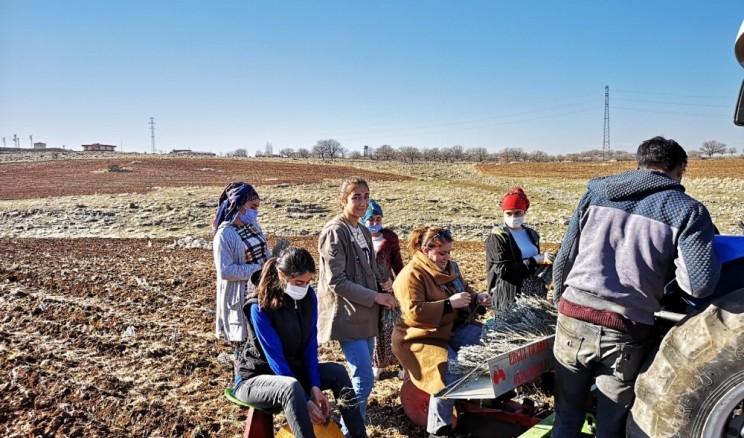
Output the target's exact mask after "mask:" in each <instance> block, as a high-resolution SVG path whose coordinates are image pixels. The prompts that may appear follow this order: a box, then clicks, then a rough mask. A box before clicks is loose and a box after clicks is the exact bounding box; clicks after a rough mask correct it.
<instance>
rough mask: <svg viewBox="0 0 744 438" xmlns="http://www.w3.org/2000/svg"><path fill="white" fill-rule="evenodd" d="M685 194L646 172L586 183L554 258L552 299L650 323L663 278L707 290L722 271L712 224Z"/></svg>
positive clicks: (697, 291)
mask: <svg viewBox="0 0 744 438" xmlns="http://www.w3.org/2000/svg"><path fill="white" fill-rule="evenodd" d="M684 191H685V189H684V187H683V186H682V185H681V184H679V183H677V182H676V181H674V180H672V179H671V178H669V177H667V176H666V175H664V174H662V173H659V172H655V171H651V170H634V171H629V172H624V173H621V174H618V175H613V176H608V177H602V178H596V179H593V180H591V181H590V182H589V190H588V192H587V193H586V194H585V195H584V196H583V197H582V198H581V201H580V202H579V205H578V207H577V208H576V211H575V212H574V215H573V217H572V218H571V222H570V223H569V226H568V230H567V232H566V235H565V237H564V239H563V243H562V245H561V249H560V251H559V252H558V255H557V257H556V260H555V265H554V267H553V281H554V283H555V287H556V291H555V292H556V293H555V296H556V298H557V299H558V298H560V297H561V296H563V297H565V298H566V299H567V300H568V301H570V302H572V303H574V304H578V305H581V306H586V307H590V308H593V309H597V310H606V311H611V312H615V313H619V314H620V315H623V316H624V317H626V318H628V319H630V320H632V321H635V322H639V323H643V324H653V322H654V317H653V314H654V312H656V311H658V310H659V308H660V305H659V302H660V300H661V298H662V295H663V291H664V285H665V284H667V283H668V282H669V281H671V280H673V279H675V278H676V279H677V282H678V283H679V285H680V287H681V288H682V289H683V290H684V291H685V292H687V293H689V294H690V295H693V296H696V297H703V296H706V295H708V294H710V293H712V292H713V290H714V289H715V286H716V284H717V283H718V277H719V274H720V270H721V264H720V263H719V261H718V260H717V259H716V257H715V255H714V254H713V242H712V241H713V223H712V221H711V218H710V215H709V214H708V211H707V210H706V208H705V207H704V206H703V205H702V204H701V203H700V202H698V201H696V200H695V199H693V198H692V197H690V196H688V195H687V194H685V192H684Z"/></svg>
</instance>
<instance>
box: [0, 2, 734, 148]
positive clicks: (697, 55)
mask: <svg viewBox="0 0 744 438" xmlns="http://www.w3.org/2000/svg"><path fill="white" fill-rule="evenodd" d="M742 6H744V3H742V2H741V1H735V0H721V1H710V2H703V1H679V0H677V1H666V0H663V1H662V0H659V1H648V0H645V1H638V0H629V1H613V2H610V1H598V0H594V1H588V0H587V1H561V2H556V1H552V2H547V1H545V2H543V1H531V2H528V1H514V0H512V1H497V0H491V1H460V2H456V1H451V0H450V1H403V0H398V1H374V2H372V1H366V2H361V1H349V0H345V1H303V2H300V1H296V2H295V1H292V2H289V1H261V2H250V1H147V2H145V1H134V0H128V1H78V0H66V1H41V0H0V135H1V136H2V137H5V138H6V143H7V145H8V146H11V145H12V137H13V134H17V135H18V136H19V137H20V138H21V145H22V147H29V146H30V142H29V135H33V139H34V141H43V142H46V143H48V145H49V146H50V147H51V146H57V147H59V146H61V145H66V147H67V148H71V149H77V150H79V149H80V145H81V144H87V143H95V142H100V143H105V144H114V145H117V149H119V148H120V147H122V146H123V150H124V151H125V152H127V151H128V152H131V151H141V152H145V151H150V150H151V145H150V131H149V127H148V119H149V117H154V118H155V123H156V131H155V136H156V147H157V149H158V150H162V151H165V152H168V151H170V150H172V149H174V148H191V149H193V150H199V151H212V152H217V153H225V152H230V151H234V150H235V149H237V148H246V149H247V150H248V151H249V153H251V154H252V153H253V152H255V151H256V150H263V149H264V146H265V145H266V143H267V142H271V144H272V145H273V149H274V151H275V152H277V151H278V150H280V149H282V148H285V147H291V148H294V149H297V148H300V147H306V148H310V147H312V146H313V145H314V144H315V143H316V142H317V141H318V140H321V139H328V138H333V139H336V140H338V141H339V142H340V143H341V144H342V145H343V146H344V147H346V148H347V149H349V150H361V148H362V146H363V145H369V146H370V147H378V146H380V145H382V144H389V145H392V146H394V147H399V146H416V147H420V148H431V147H449V146H452V145H456V144H459V145H462V146H464V147H465V148H470V147H478V146H484V147H486V148H488V149H489V150H490V151H492V152H495V151H498V150H501V149H503V148H506V147H517V148H522V149H523V150H525V151H535V150H542V151H545V152H548V153H550V154H558V153H568V152H577V151H582V150H588V149H599V148H601V147H602V141H603V120H604V87H605V85H609V87H610V121H611V124H610V130H611V131H610V134H611V147H612V148H613V149H622V150H635V147H636V146H637V145H638V143H639V142H640V141H642V140H644V139H646V138H649V137H652V136H654V135H665V136H668V137H671V138H674V139H676V140H677V141H679V142H680V143H681V144H682V145H683V146H684V147H685V148H687V149H688V150H692V149H698V148H699V147H700V145H701V144H702V142H704V141H706V140H717V141H721V142H723V143H726V144H727V145H728V146H729V147H736V148H737V149H738V150H739V151H740V152H742V151H744V142H742V139H743V138H744V128H739V129H737V128H736V127H735V126H734V125H733V123H732V121H731V119H732V114H733V109H734V104H735V102H736V96H737V93H738V89H739V86H740V84H741V80H742V79H743V78H744V69H742V68H741V67H740V66H739V65H738V63H737V62H736V60H735V58H734V55H733V45H734V38H735V36H736V32H737V31H738V29H739V25H740V23H741V21H742V19H744V7H742Z"/></svg>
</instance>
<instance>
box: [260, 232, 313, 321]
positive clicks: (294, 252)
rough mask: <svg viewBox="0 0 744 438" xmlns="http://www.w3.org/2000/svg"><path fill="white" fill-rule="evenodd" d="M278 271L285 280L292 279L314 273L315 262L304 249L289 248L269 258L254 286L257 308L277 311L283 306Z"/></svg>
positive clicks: (282, 291)
mask: <svg viewBox="0 0 744 438" xmlns="http://www.w3.org/2000/svg"><path fill="white" fill-rule="evenodd" d="M279 271H281V272H282V274H284V276H285V277H286V278H294V277H297V276H298V275H302V274H305V273H307V272H312V273H315V260H313V256H312V255H310V253H309V252H308V251H307V250H306V249H305V248H300V247H297V246H290V247H287V248H286V249H284V250H283V251H282V252H281V253H279V254H278V255H276V256H274V257H272V258H270V259H269V260H268V261H267V262H266V263H265V264H264V266H263V270H262V271H261V279H260V280H259V281H258V286H256V292H255V294H256V296H257V298H258V306H259V307H260V308H262V309H269V308H271V309H278V308H280V307H282V306H283V305H284V300H285V294H284V288H283V286H282V282H281V280H279Z"/></svg>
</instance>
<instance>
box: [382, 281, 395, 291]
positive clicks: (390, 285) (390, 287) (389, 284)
mask: <svg viewBox="0 0 744 438" xmlns="http://www.w3.org/2000/svg"><path fill="white" fill-rule="evenodd" d="M380 289H382V290H383V291H385V292H387V293H393V280H391V279H389V278H388V279H387V281H385V282H384V283H382V284H380Z"/></svg>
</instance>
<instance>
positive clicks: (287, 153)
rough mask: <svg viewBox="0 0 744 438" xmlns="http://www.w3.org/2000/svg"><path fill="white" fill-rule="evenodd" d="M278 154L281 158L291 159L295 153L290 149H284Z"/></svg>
mask: <svg viewBox="0 0 744 438" xmlns="http://www.w3.org/2000/svg"><path fill="white" fill-rule="evenodd" d="M279 154H280V155H281V156H282V157H290V158H291V157H293V156H294V154H295V151H294V149H292V148H284V149H282V150H280V151H279Z"/></svg>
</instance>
